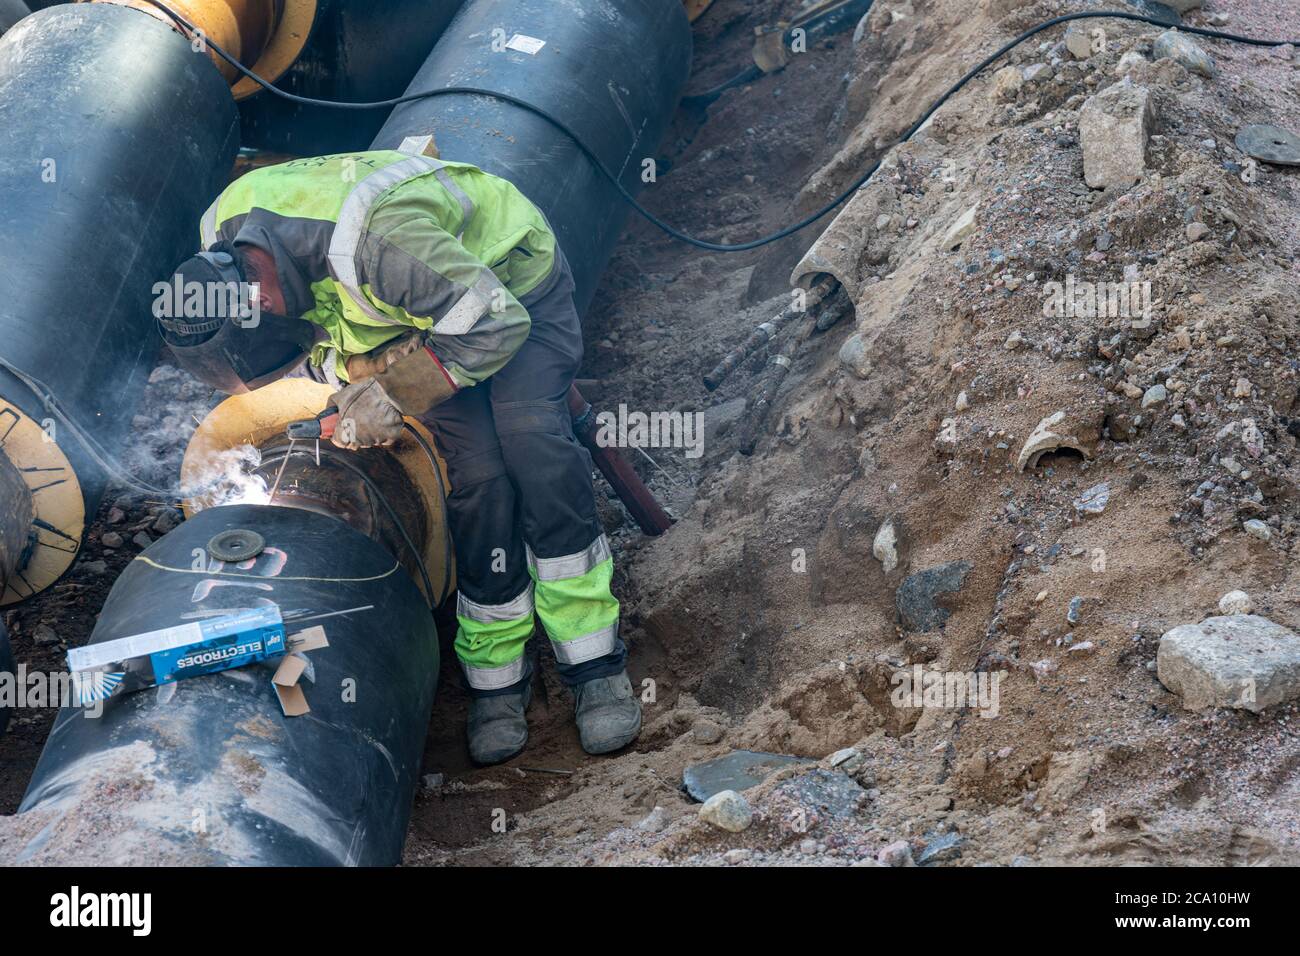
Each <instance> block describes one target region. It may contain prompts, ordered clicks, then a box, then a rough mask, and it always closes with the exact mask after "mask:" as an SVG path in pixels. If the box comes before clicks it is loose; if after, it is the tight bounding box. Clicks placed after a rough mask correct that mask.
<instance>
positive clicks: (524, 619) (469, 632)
mask: <svg viewBox="0 0 1300 956" xmlns="http://www.w3.org/2000/svg"><path fill="white" fill-rule="evenodd" d="M456 623H457V625H458V626H457V628H456V656H457V657H458V658H460V664H461V667H463V668H464V669H465V679H466V680H467V681H469V686H470V687H473V688H475V689H476V690H499V689H500V688H502V687H509V686H510V685H511V684H517V683H518V682H519V681H521V680H522V679H523V678H524V671H525V664H524V645H525V644H527V643H528V638H529V637H530V636H531V635H532V633H533V588H532V585H531V584H530V585H529V586H528V587H527V588H525V589H524V591H523V592H522V593H520V594H519V596H518V597H515V598H513V599H512V600H510V601H507V602H506V603H505V604H475V603H474V602H473V601H471V600H469V598H467V597H465V595H463V594H462V595H460V596H459V597H457V599H456Z"/></svg>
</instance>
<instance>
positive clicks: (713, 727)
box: [691, 718, 723, 744]
mask: <svg viewBox="0 0 1300 956" xmlns="http://www.w3.org/2000/svg"><path fill="white" fill-rule="evenodd" d="M722 734H723V730H722V728H721V727H720V726H718V725H717V724H716V723H714V722H713V721H711V720H704V719H703V718H701V719H700V720H697V721H696V722H695V723H694V724H692V725H691V736H692V737H694V738H695V742H696V743H697V744H716V743H717V742H718V741H719V740H721V739H722Z"/></svg>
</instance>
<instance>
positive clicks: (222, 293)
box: [153, 242, 315, 395]
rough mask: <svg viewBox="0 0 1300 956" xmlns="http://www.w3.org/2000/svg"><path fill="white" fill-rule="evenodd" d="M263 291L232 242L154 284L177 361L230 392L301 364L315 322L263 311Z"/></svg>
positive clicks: (165, 331)
mask: <svg viewBox="0 0 1300 956" xmlns="http://www.w3.org/2000/svg"><path fill="white" fill-rule="evenodd" d="M164 287H165V288H164ZM255 293H256V290H255V288H254V287H253V286H252V285H250V283H249V282H248V280H247V278H246V276H245V274H244V270H243V268H242V267H241V265H240V261H239V257H238V256H236V255H235V252H234V248H233V247H232V246H230V245H229V244H228V243H224V242H222V243H217V244H216V245H215V246H213V247H212V248H211V249H209V250H207V251H205V252H200V253H198V254H197V255H195V256H192V257H191V258H189V259H186V260H185V261H184V262H182V263H181V264H180V265H179V266H178V267H177V269H176V272H175V273H174V274H173V275H172V277H171V279H170V280H169V281H168V282H166V283H161V282H160V283H158V285H156V286H154V306H153V312H154V316H155V318H157V320H158V324H159V326H161V328H162V334H163V340H164V341H165V342H166V343H167V345H168V347H169V348H170V349H171V350H172V354H173V355H174V356H175V357H176V362H177V364H178V365H180V367H181V368H183V369H185V370H186V371H187V372H189V373H190V374H191V375H193V376H194V377H195V378H197V379H198V380H199V381H201V382H203V383H205V384H207V385H210V386H212V387H213V388H215V389H218V390H219V391H222V392H225V393H227V394H230V395H236V394H239V393H241V392H248V391H251V390H253V389H255V388H261V387H262V386H263V385H269V384H270V383H271V382H274V381H276V380H277V379H280V378H283V377H284V376H285V375H287V374H289V372H291V371H293V369H294V368H296V367H297V366H298V365H299V364H301V363H302V361H303V360H304V359H305V358H306V357H307V355H308V353H309V352H310V351H311V347H312V343H313V342H314V341H315V326H313V325H312V323H311V322H308V321H307V320H305V319H298V318H290V317H289V316H284V315H275V314H273V313H270V312H266V311H263V310H262V309H261V308H260V307H259V305H258V301H257V296H256V294H255Z"/></svg>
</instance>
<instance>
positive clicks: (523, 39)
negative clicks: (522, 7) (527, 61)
mask: <svg viewBox="0 0 1300 956" xmlns="http://www.w3.org/2000/svg"><path fill="white" fill-rule="evenodd" d="M544 46H546V41H545V40H539V39H537V37H530V36H525V35H524V34H522V33H516V34H515V35H514V36H512V37H511V38H510V39H509V40H507V41H506V49H507V50H518V51H519V52H520V53H527V54H528V55H529V56H536V55H537V51H538V50H540V49H541V48H542V47H544Z"/></svg>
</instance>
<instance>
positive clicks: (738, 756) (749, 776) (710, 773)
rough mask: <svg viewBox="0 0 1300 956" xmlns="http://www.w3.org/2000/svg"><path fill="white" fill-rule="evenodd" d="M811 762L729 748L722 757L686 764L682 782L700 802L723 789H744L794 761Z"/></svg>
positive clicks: (797, 758) (693, 798) (691, 795)
mask: <svg viewBox="0 0 1300 956" xmlns="http://www.w3.org/2000/svg"><path fill="white" fill-rule="evenodd" d="M806 763H811V761H809V760H807V759H806V758H804V757H787V756H784V755H782V754H769V753H762V752H759V751H755V750H733V751H732V752H731V753H729V754H727V755H726V756H723V757H717V758H715V759H713V760H706V761H705V762H704V763H698V764H694V765H693V766H690V767H687V768H686V770H685V772H684V773H683V774H682V783H683V784H684V785H685V787H686V792H687V794H689V795H690V797H691V799H692V800H697V801H699V802H701V803H703V802H704V801H706V800H708V799H709V798H710V797H712V796H713V795H714V794H717V793H721V792H722V791H724V790H735V791H742V790H748V789H749V788H750V787H755V786H757V785H758V784H760V783H762V782H763V781H764V780H766V779H767V778H768V777H770V776H771V775H772V774H774V773H776V771H778V770H780V769H781V768H783V767H789V766H793V765H795V764H806Z"/></svg>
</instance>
